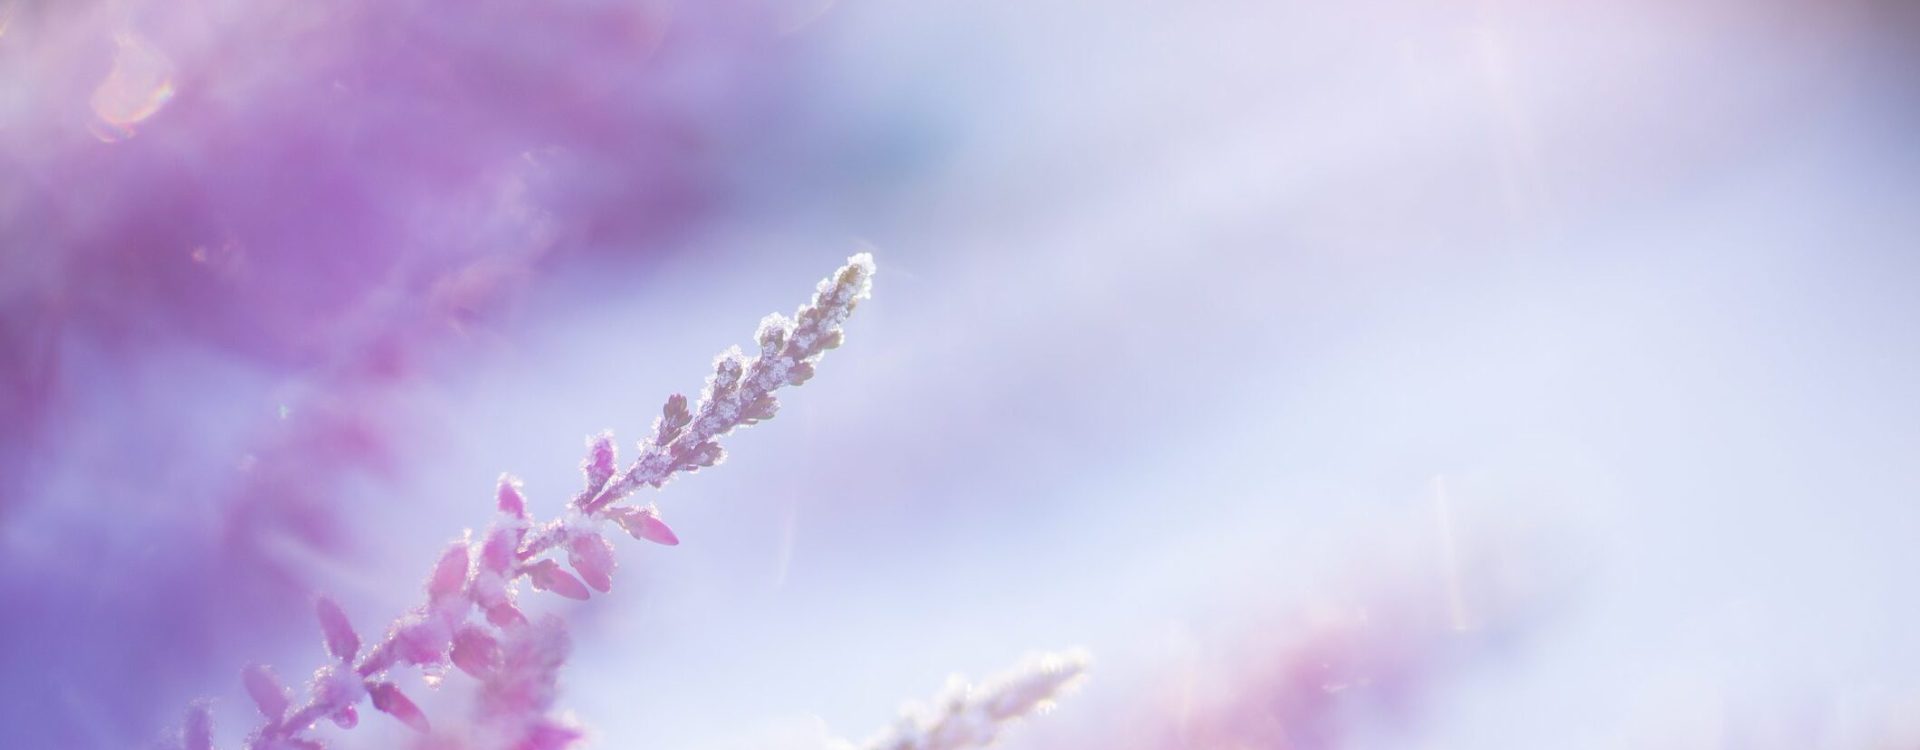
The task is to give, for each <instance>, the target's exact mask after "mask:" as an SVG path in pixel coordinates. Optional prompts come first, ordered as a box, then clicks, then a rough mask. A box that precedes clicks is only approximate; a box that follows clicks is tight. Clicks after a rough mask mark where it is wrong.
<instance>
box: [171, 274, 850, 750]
mask: <svg viewBox="0 0 1920 750" xmlns="http://www.w3.org/2000/svg"><path fill="white" fill-rule="evenodd" d="M873 273H874V266H873V258H872V256H869V255H867V254H865V253H861V254H859V255H855V256H853V257H852V258H849V259H848V260H847V263H846V265H844V266H842V267H841V268H840V269H839V270H838V271H836V272H835V273H834V274H833V275H832V276H830V277H828V278H827V279H825V280H823V281H821V282H820V284H819V285H818V287H817V289H816V292H815V294H814V295H813V299H812V301H810V302H809V303H807V304H805V305H802V306H801V307H800V308H799V310H798V311H797V312H796V313H795V315H794V318H793V319H791V320H789V319H787V318H786V317H784V316H781V315H778V314H776V315H772V316H769V317H767V318H766V319H765V320H763V321H762V322H761V324H760V329H759V332H758V333H757V334H756V336H755V339H756V341H757V343H758V344H759V353H758V354H757V355H756V356H754V357H752V358H747V357H746V356H745V355H743V354H742V353H741V351H740V350H739V348H738V347H734V348H731V349H729V350H727V351H726V352H723V353H722V354H721V355H720V357H719V358H718V359H716V360H715V362H714V370H713V375H712V376H711V377H709V378H708V380H707V385H706V389H705V390H704V391H703V392H702V393H701V396H700V400H699V402H698V403H697V404H696V405H695V406H694V407H693V408H692V409H691V410H689V409H688V408H687V399H686V398H685V397H684V396H681V395H679V394H675V395H673V396H671V397H669V398H668V399H667V402H666V406H665V407H664V409H663V410H662V413H661V416H660V418H659V419H657V420H655V422H654V426H653V435H652V437H650V438H649V439H648V440H646V441H644V442H643V443H641V452H640V456H639V457H638V458H636V459H635V460H634V462H633V464H632V465H631V466H630V467H628V468H627V470H626V471H624V472H619V473H618V474H617V475H616V473H615V470H614V467H615V466H616V465H617V460H616V456H615V450H614V446H613V439H612V436H611V435H609V434H606V433H602V434H600V435H597V436H595V437H593V438H590V439H589V440H588V452H587V458H586V460H585V461H583V462H582V464H581V471H582V474H583V475H584V476H585V480H586V482H585V487H584V488H583V489H582V490H581V491H580V492H579V493H578V494H576V495H575V496H574V499H573V502H572V503H570V505H569V508H568V510H567V511H566V512H565V513H564V514H563V516H562V517H560V518H556V519H554V520H551V521H547V522H545V523H541V524H537V525H536V524H535V523H534V522H533V521H532V519H531V517H530V516H529V514H528V512H527V505H526V499H525V497H524V496H523V495H522V494H521V490H520V483H519V481H518V480H516V479H514V478H513V477H511V476H506V475H503V476H502V477H501V478H500V484H499V487H498V490H497V492H496V493H495V504H496V507H497V508H498V510H499V511H500V513H501V515H502V516H503V518H502V519H501V520H500V521H499V522H496V523H495V524H494V525H493V526H491V527H490V528H489V529H488V530H487V531H486V533H485V534H484V535H482V537H481V540H480V542H479V543H478V544H475V543H473V542H472V532H471V531H468V532H467V533H466V534H465V535H463V538H462V539H461V540H460V541H458V542H455V543H453V544H451V545H449V546H448V547H447V549H446V550H445V551H444V552H443V553H442V554H441V556H440V559H439V561H438V562H437V563H435V564H434V567H433V571H432V572H431V573H430V574H429V576H428V579H427V583H426V587H425V588H426V593H427V598H426V601H425V602H424V603H422V604H420V605H418V606H416V607H414V608H412V609H411V610H408V611H407V612H406V613H405V614H403V615H401V616H400V617H399V618H398V619H396V620H394V621H393V623H392V624H391V625H389V626H388V628H387V631H386V635H385V636H384V637H383V638H381V639H380V640H378V641H377V642H375V643H373V644H372V646H371V647H369V648H366V649H365V650H364V651H363V650H362V648H361V645H362V644H361V640H360V636H359V634H358V633H357V632H355V630H354V628H353V626H352V624H351V622H350V621H349V619H348V617H347V615H346V613H345V611H344V610H342V609H341V607H340V606H339V605H338V604H336V603H334V602H333V601H332V600H331V599H327V598H325V597H322V598H320V599H319V600H317V601H316V603H315V614H316V615H317V617H318V618H319V621H320V629H321V631H322V633H323V634H324V635H325V644H326V647H327V653H328V654H329V655H331V656H332V657H333V661H332V662H331V663H329V664H327V665H325V666H323V667H321V668H320V669H319V670H317V671H316V672H315V673H314V676H313V679H312V680H311V682H310V683H309V687H308V690H307V697H306V699H305V700H303V701H300V702H299V703H298V704H296V703H295V701H294V696H293V694H292V692H291V691H289V690H288V689H287V688H286V687H285V686H284V685H283V684H282V683H281V682H280V680H279V679H278V678H277V677H276V676H275V675H274V674H273V672H272V671H271V670H269V669H267V668H266V667H262V666H258V665H254V666H249V667H248V668H247V669H246V670H245V671H244V672H243V673H242V682H243V683H244V685H245V687H246V689H247V693H248V695H249V696H250V697H252V699H253V702H254V705H255V706H256V707H257V708H258V709H259V711H260V714H261V716H262V719H263V722H262V724H261V725H260V726H259V727H258V728H257V729H255V730H254V731H253V732H252V733H251V734H249V735H248V738H247V744H246V746H247V748H249V750H322V748H324V747H325V746H324V745H323V744H322V743H321V742H320V741H319V740H317V739H314V738H312V737H310V736H309V733H310V732H311V730H312V729H313V727H314V725H315V724H316V723H317V722H319V720H321V719H323V718H324V719H330V720H332V721H333V722H334V723H335V724H337V725H339V726H340V727H342V728H352V727H353V726H355V725H356V724H357V723H358V721H359V712H358V708H357V706H358V705H359V704H360V702H361V701H362V699H366V700H368V701H370V702H371V703H372V704H373V707H374V708H375V709H376V710H378V711H380V712H382V713H385V714H388V715H390V716H393V717H394V718H396V719H399V720H400V721H401V722H403V723H405V724H407V725H408V726H410V727H412V728H413V729H415V730H418V731H420V732H423V733H429V732H432V731H433V727H432V725H431V724H430V723H429V722H428V720H427V717H426V715H425V713H424V712H422V711H421V710H420V708H419V707H418V706H417V705H415V704H414V703H413V701H412V700H410V699H409V698H407V696H406V695H405V693H403V692H401V690H400V688H399V687H398V686H396V685H395V684H394V683H393V682H391V681H390V680H389V679H388V676H389V673H390V672H391V671H392V670H393V669H394V668H396V667H400V666H417V667H420V668H421V670H422V671H423V672H424V673H425V674H427V675H429V676H430V677H431V678H432V679H434V680H437V679H439V675H441V674H443V673H444V672H445V670H446V668H447V666H448V665H449V664H451V665H452V666H454V667H457V668H459V669H460V670H461V671H463V672H466V673H468V674H470V675H472V676H473V677H474V678H476V679H477V680H479V681H480V683H481V692H480V695H481V696H482V701H481V703H482V704H483V705H482V707H481V708H482V711H481V716H482V718H481V720H480V721H479V722H478V725H479V726H480V727H482V728H481V729H480V730H479V734H478V735H477V736H466V737H463V738H454V737H446V738H445V739H446V742H444V743H442V745H440V746H445V747H468V748H513V750H560V749H561V748H565V747H567V746H568V745H570V744H572V743H573V742H574V741H576V740H578V739H579V738H580V736H581V733H580V731H579V730H577V729H575V728H573V727H570V726H567V725H565V724H562V723H560V722H558V721H555V720H553V719H551V718H549V717H548V716H547V713H548V710H549V709H550V708H551V707H552V704H553V701H554V696H555V693H556V683H557V674H558V670H559V668H560V666H561V665H562V664H563V663H564V662H565V659H566V655H567V653H568V651H569V650H570V648H571V646H570V645H569V642H568V638H567V634H566V628H565V626H564V623H562V622H561V621H560V620H559V619H557V618H553V617H546V618H543V619H542V620H540V621H538V622H530V621H529V620H528V619H527V617H526V616H525V615H524V614H522V613H521V612H520V609H519V607H518V606H517V605H516V603H515V601H516V598H517V597H518V595H519V590H518V588H519V587H518V583H519V579H521V578H526V579H528V581H529V582H530V583H531V584H532V585H533V588H534V589H536V590H541V591H552V592H554V593H556V594H559V595H561V596H565V597H568V598H571V599H582V600H584V599H587V598H588V597H589V596H591V594H590V593H589V587H591V588H592V589H594V590H598V591H601V592H606V591H609V590H610V589H611V588H612V585H613V578H612V575H613V570H614V568H615V565H616V563H615V559H614V550H613V544H612V543H611V542H609V541H608V540H607V538H606V537H605V536H604V535H603V534H602V533H601V528H602V527H603V526H604V525H605V524H606V523H607V522H609V521H611V522H613V523H614V524H615V525H617V526H619V527H620V528H621V529H622V530H624V531H626V532H627V533H628V534H630V535H632V536H633V537H634V538H636V539H642V540H646V541H652V542H657V543H660V544H668V545H672V544H678V543H679V540H678V538H676V537H675V536H674V534H673V531H672V529H670V528H668V527H667V525H666V524H665V523H664V522H662V521H661V520H660V518H659V514H658V512H657V511H655V510H654V509H653V508H652V507H651V506H648V507H633V506H621V505H618V504H617V503H618V502H619V501H621V500H623V499H625V498H626V497H627V496H629V495H631V494H633V492H634V491H635V490H637V489H639V488H640V487H641V486H643V485H646V486H653V487H656V488H657V487H659V486H661V485H662V484H664V483H666V482H667V481H668V480H669V479H671V478H672V477H673V475H675V474H678V473H681V472H693V471H697V470H699V469H701V468H704V467H708V466H713V465H714V464H716V463H719V462H720V460H721V459H722V458H723V457H724V455H725V454H724V452H723V451H722V450H721V448H720V445H719V442H718V440H719V438H721V437H723V436H725V435H726V434H727V433H729V432H732V431H733V430H735V429H738V428H740V427H744V426H747V425H751V424H755V423H757V422H760V421H762V420H766V419H771V418H773V416H774V413H775V412H776V411H777V410H778V406H779V404H778V402H777V401H776V400H775V398H774V392H775V391H777V390H779V389H780V388H781V387H782V386H787V385H800V384H801V383H804V382H806V380H807V379H808V378H810V377H812V375H813V369H814V366H815V364H816V363H817V362H818V361H819V360H820V357H821V356H822V355H823V354H824V352H825V351H826V350H827V349H832V348H834V347H836V346H839V344H840V341H841V337H842V333H841V326H842V324H844V323H845V322H846V319H847V316H848V315H849V314H851V313H852V312H853V309H854V307H855V306H857V305H858V303H859V301H860V300H863V299H866V298H867V297H868V295H869V293H870V292H871V289H872V284H873ZM556 547H564V548H565V550H566V557H567V566H568V567H571V568H572V569H573V570H574V573H577V574H578V575H579V577H578V578H575V577H574V574H573V573H568V572H567V571H566V569H565V568H563V567H562V566H561V564H560V563H559V561H557V560H555V559H552V558H549V557H544V555H545V554H546V553H547V552H549V551H552V550H553V549H554V548H556ZM583 581H584V583H583ZM475 610H479V611H480V613H481V614H482V615H483V617H482V621H481V622H473V621H471V619H470V616H471V615H472V614H473V612H474V611H475ZM296 705H297V708H296ZM469 734H471V731H470V732H469ZM211 735H212V730H211V719H210V717H209V715H208V713H207V711H206V709H205V707H204V706H199V707H196V708H195V709H194V711H193V712H192V713H190V714H189V719H188V722H187V729H186V731H184V732H183V734H182V738H183V742H182V744H183V745H184V746H186V747H187V748H188V750H212V749H211V742H212V740H211Z"/></svg>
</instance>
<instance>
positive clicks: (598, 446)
mask: <svg viewBox="0 0 1920 750" xmlns="http://www.w3.org/2000/svg"><path fill="white" fill-rule="evenodd" d="M618 461H619V459H618V456H617V455H616V454H615V453H614V447H613V433H611V432H602V433H600V434H598V435H595V436H593V437H592V438H589V439H588V440H587V458H586V460H585V461H582V462H580V471H581V472H582V473H584V474H586V475H587V489H586V491H585V492H583V493H580V503H581V504H583V505H584V504H586V503H587V502H588V501H590V500H592V499H593V498H594V496H596V495H599V494H600V490H603V489H605V488H606V486H607V480H609V479H612V478H613V472H614V464H616V463H618Z"/></svg>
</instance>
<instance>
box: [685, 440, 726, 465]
mask: <svg viewBox="0 0 1920 750" xmlns="http://www.w3.org/2000/svg"><path fill="white" fill-rule="evenodd" d="M726 457H727V451H726V449H725V448H721V447H720V444H719V443H716V442H713V441H711V440H708V441H704V442H701V443H698V444H696V445H694V446H693V447H691V448H688V449H687V452H686V453H685V454H684V455H683V456H682V457H681V459H680V465H681V466H685V467H687V468H688V469H700V468H704V467H708V466H712V465H714V464H717V463H720V462H721V461H723V460H726Z"/></svg>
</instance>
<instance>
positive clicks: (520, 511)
mask: <svg viewBox="0 0 1920 750" xmlns="http://www.w3.org/2000/svg"><path fill="white" fill-rule="evenodd" d="M495 502H496V503H497V504H498V506H499V508H500V512H501V513H505V514H507V515H509V516H512V517H514V518H518V519H522V520H525V519H526V517H527V498H526V497H525V496H523V495H521V494H520V480H519V479H516V478H514V476H513V475H512V474H501V475H500V490H499V492H498V493H497V496H496V498H495Z"/></svg>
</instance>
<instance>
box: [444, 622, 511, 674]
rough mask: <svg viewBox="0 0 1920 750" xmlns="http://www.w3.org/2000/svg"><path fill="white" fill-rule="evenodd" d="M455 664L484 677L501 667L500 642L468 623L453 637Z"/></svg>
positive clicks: (467, 671)
mask: <svg viewBox="0 0 1920 750" xmlns="http://www.w3.org/2000/svg"><path fill="white" fill-rule="evenodd" d="M453 664H454V666H457V667H459V668H460V669H461V671H464V672H466V673H467V674H470V675H473V676H474V677H481V678H484V677H486V676H487V675H488V674H491V673H492V672H493V671H494V670H495V669H498V668H499V667H500V643H499V642H498V641H496V640H494V638H493V636H491V635H488V634H487V631H485V630H482V629H480V628H477V627H474V626H472V625H468V626H465V627H462V628H460V632H459V633H458V634H457V635H455V636H454V637H453Z"/></svg>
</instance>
